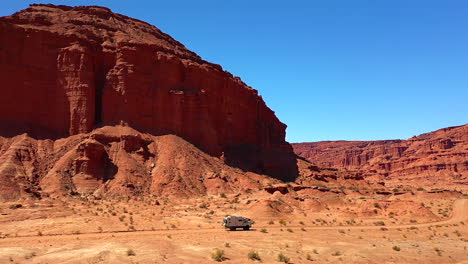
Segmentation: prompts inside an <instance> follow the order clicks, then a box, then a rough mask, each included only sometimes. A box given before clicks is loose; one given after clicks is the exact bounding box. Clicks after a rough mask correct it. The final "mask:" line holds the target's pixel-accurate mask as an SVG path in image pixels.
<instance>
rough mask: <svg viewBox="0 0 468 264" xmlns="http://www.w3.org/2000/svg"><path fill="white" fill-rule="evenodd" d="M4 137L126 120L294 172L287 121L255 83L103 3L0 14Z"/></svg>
mask: <svg viewBox="0 0 468 264" xmlns="http://www.w3.org/2000/svg"><path fill="white" fill-rule="evenodd" d="M0 79H1V80H2V85H1V86H0V93H1V94H2V96H1V97H0V136H14V135H18V134H21V133H23V132H27V133H29V134H30V135H32V136H34V137H36V138H57V137H62V136H68V135H74V134H79V133H87V132H90V131H91V130H93V129H94V128H95V127H96V126H101V125H115V124H119V123H122V122H123V123H127V124H128V125H129V126H132V127H134V128H137V129H139V130H141V131H144V132H149V133H152V134H177V135H179V136H182V137H183V138H185V139H187V140H188V141H190V142H192V143H194V144H195V145H197V146H198V147H200V148H201V149H202V150H204V151H206V152H207V153H209V154H211V155H214V156H221V155H222V154H223V153H224V158H225V160H226V163H228V164H231V165H236V166H239V167H242V168H245V169H248V170H256V171H261V172H265V173H268V174H270V175H275V176H277V177H280V178H284V179H291V178H293V177H295V176H296V175H297V167H296V165H295V160H294V154H293V152H292V148H291V146H290V145H289V144H288V143H287V142H285V128H286V126H285V125H284V124H283V123H281V122H280V121H279V120H278V119H277V117H276V116H275V114H274V112H273V111H271V110H270V109H269V108H268V107H267V106H266V105H265V103H264V101H263V100H262V98H261V97H260V96H259V95H258V93H257V91H256V90H254V89H252V88H250V87H249V86H247V85H246V84H244V83H243V82H242V81H241V80H240V79H239V78H237V77H234V76H232V75H231V74H230V73H228V72H226V71H223V70H222V68H221V66H219V65H216V64H212V63H208V62H206V61H204V60H202V59H201V58H200V57H199V56H198V55H196V54H195V53H193V52H191V51H189V50H188V49H186V48H185V47H184V46H183V45H182V44H181V43H179V42H177V41H176V40H174V39H173V38H171V37H170V36H169V35H167V34H164V33H163V32H161V31H160V30H159V29H157V28H156V27H154V26H152V25H149V24H147V23H145V22H142V21H139V20H136V19H132V18H129V17H126V16H123V15H119V14H115V13H112V12H111V10H109V9H107V8H104V7H97V6H87V7H68V6H54V5H31V6H30V7H29V8H28V9H25V10H23V11H21V12H18V13H15V14H13V15H12V16H8V17H2V18H0Z"/></svg>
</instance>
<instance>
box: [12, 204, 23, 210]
mask: <svg viewBox="0 0 468 264" xmlns="http://www.w3.org/2000/svg"><path fill="white" fill-rule="evenodd" d="M21 207H23V205H22V204H12V205H10V207H9V208H10V209H11V210H15V209H18V208H21Z"/></svg>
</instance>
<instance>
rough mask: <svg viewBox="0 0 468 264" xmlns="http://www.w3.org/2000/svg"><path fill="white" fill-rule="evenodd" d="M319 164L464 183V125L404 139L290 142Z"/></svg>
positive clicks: (467, 159) (467, 161)
mask: <svg viewBox="0 0 468 264" xmlns="http://www.w3.org/2000/svg"><path fill="white" fill-rule="evenodd" d="M293 148H294V151H295V152H296V153H297V154H298V155H299V156H302V157H304V158H306V159H307V160H309V161H310V162H312V163H314V164H317V165H319V166H322V167H333V168H340V169H347V170H354V171H360V172H361V173H363V174H364V175H367V176H374V177H377V178H378V179H383V180H392V179H394V180H397V179H400V180H406V181H409V180H414V181H420V183H424V181H426V183H430V184H435V185H437V184H447V183H455V184H468V125H464V126H459V127H450V128H444V129H440V130H437V131H434V132H431V133H427V134H422V135H420V136H417V137H413V138H410V139H407V140H384V141H324V142H314V143H297V144H293Z"/></svg>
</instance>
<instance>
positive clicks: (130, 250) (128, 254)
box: [127, 249, 136, 257]
mask: <svg viewBox="0 0 468 264" xmlns="http://www.w3.org/2000/svg"><path fill="white" fill-rule="evenodd" d="M127 256H129V257H132V256H136V253H135V251H134V250H133V249H127Z"/></svg>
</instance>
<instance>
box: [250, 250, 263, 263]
mask: <svg viewBox="0 0 468 264" xmlns="http://www.w3.org/2000/svg"><path fill="white" fill-rule="evenodd" d="M247 257H248V258H249V259H250V260H258V261H262V258H260V255H259V254H258V253H257V252H256V251H253V250H252V251H250V252H249V253H248V254H247Z"/></svg>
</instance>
